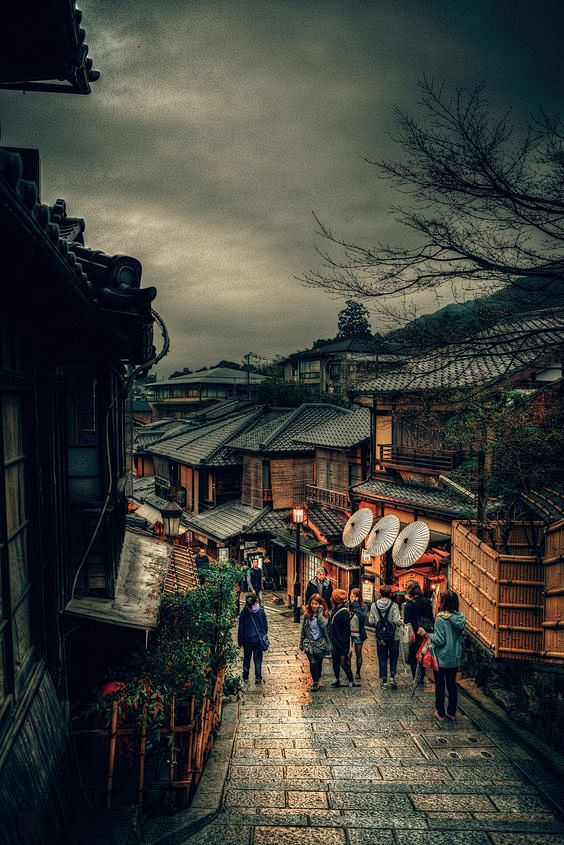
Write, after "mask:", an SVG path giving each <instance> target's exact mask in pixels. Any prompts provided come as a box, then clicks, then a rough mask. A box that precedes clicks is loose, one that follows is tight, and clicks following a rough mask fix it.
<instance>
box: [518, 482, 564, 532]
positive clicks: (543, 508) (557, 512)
mask: <svg viewBox="0 0 564 845" xmlns="http://www.w3.org/2000/svg"><path fill="white" fill-rule="evenodd" d="M521 498H522V499H523V501H524V502H525V503H526V504H527V505H528V506H529V508H530V509H531V510H532V511H533V513H534V514H535V515H536V516H539V517H540V518H541V519H544V520H545V521H547V522H548V523H552V522H558V521H559V520H561V519H564V489H563V488H562V487H558V486H557V485H555V484H553V485H551V486H547V487H542V488H540V489H539V490H530V491H529V492H528V493H522V494H521Z"/></svg>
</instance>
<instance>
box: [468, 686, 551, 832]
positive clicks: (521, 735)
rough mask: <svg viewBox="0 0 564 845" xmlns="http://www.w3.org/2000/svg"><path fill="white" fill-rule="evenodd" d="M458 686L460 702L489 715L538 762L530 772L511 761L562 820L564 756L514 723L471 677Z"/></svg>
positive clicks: (528, 769) (516, 762)
mask: <svg viewBox="0 0 564 845" xmlns="http://www.w3.org/2000/svg"><path fill="white" fill-rule="evenodd" d="M457 685H458V688H459V690H460V691H461V693H462V698H463V699H464V698H466V699H469V701H470V702H471V703H472V704H473V705H475V706H476V707H477V708H478V710H480V711H482V712H483V713H485V714H486V715H487V716H489V718H490V719H491V720H492V721H493V722H494V723H495V724H497V725H498V726H499V727H500V728H502V729H503V730H504V731H505V732H506V733H508V734H509V735H510V736H511V737H513V738H514V739H515V741H516V742H517V743H518V744H519V745H521V746H522V747H523V748H524V749H525V750H526V751H528V752H529V754H531V756H532V757H533V759H534V760H535V762H536V761H538V762H539V764H540V766H539V767H537V768H533V769H532V770H531V768H530V767H529V768H527V766H525V765H523V764H521V763H520V762H519V761H518V760H512V761H511V763H512V765H513V766H515V768H517V769H518V770H519V772H520V773H521V775H522V776H523V777H524V778H525V779H526V780H528V781H529V782H530V783H532V784H533V786H535V788H536V789H538V790H539V792H541V793H542V795H543V797H544V798H545V800H546V801H547V802H548V803H549V804H550V805H551V806H552V808H553V809H554V811H555V812H556V813H557V814H558V815H559V816H560V817H561V818H562V819H564V800H563V795H564V793H563V789H562V785H563V784H564V757H562V755H561V754H559V753H558V752H557V751H555V750H554V749H552V748H551V747H550V746H549V745H547V744H546V743H545V742H544V741H543V740H541V739H538V738H537V737H536V736H535V735H534V734H531V733H530V732H529V731H527V730H525V729H524V728H521V727H520V726H519V725H517V724H515V722H513V721H512V719H511V718H510V717H509V716H508V714H507V713H506V712H505V710H503V708H501V707H500V706H499V705H498V704H496V703H495V702H493V701H492V700H491V699H490V698H488V696H487V695H486V694H485V693H483V692H482V691H481V690H480V689H479V687H477V686H476V684H475V683H474V681H473V680H472V679H471V678H463V679H461V680H459V681H458V682H457ZM540 767H543V768H544V769H545V770H546V773H543V772H542V771H541V768H540Z"/></svg>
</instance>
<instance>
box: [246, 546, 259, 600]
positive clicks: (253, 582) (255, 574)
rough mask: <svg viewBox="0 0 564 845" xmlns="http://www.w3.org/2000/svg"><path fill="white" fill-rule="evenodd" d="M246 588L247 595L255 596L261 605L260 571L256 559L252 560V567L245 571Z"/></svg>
mask: <svg viewBox="0 0 564 845" xmlns="http://www.w3.org/2000/svg"><path fill="white" fill-rule="evenodd" d="M247 587H248V590H249V593H252V594H253V595H254V596H257V598H258V600H259V601H260V603H261V604H262V569H261V568H260V567H259V562H258V558H256V557H254V558H253V562H252V565H251V566H250V567H249V568H248V569H247Z"/></svg>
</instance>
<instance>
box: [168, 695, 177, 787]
mask: <svg viewBox="0 0 564 845" xmlns="http://www.w3.org/2000/svg"><path fill="white" fill-rule="evenodd" d="M175 708H176V696H175V695H173V696H172V698H171V702H170V737H169V741H168V743H169V755H168V757H169V760H168V783H169V786H170V788H171V789H173V788H174V766H175V763H176V759H175V758H176V742H175V731H174V728H175V724H174V711H175Z"/></svg>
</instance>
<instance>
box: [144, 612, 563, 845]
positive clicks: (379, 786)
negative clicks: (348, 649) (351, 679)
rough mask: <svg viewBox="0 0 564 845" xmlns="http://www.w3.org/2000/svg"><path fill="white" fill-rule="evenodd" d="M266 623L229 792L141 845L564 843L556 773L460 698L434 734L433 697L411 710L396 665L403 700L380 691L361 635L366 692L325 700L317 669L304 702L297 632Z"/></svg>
mask: <svg viewBox="0 0 564 845" xmlns="http://www.w3.org/2000/svg"><path fill="white" fill-rule="evenodd" d="M268 618H269V626H270V631H269V636H270V641H271V649H270V651H269V652H268V653H267V655H266V661H265V667H264V677H265V683H264V684H263V685H261V686H255V684H254V683H253V681H252V678H251V683H250V684H249V685H248V686H247V687H246V688H245V689H244V691H243V694H242V697H241V700H240V703H239V713H238V715H239V718H238V720H237V723H236V726H235V729H234V730H235V732H234V741H233V743H232V745H231V744H230V746H229V750H228V751H227V754H229V751H231V754H230V760H229V764H228V768H227V769H226V771H227V779H226V781H225V784H224V785H222V779H221V777H219V776H218V777H216V776H215V774H214V772H213V769H212V770H210V772H208V773H207V775H206V776H205V777H204V780H203V781H202V783H201V786H200V789H199V791H198V794H197V796H196V800H195V802H194V805H193V808H191V809H190V810H188V811H186V812H185V813H180V814H177V815H176V816H173V817H170V818H164V819H163V818H159V819H153V820H149V821H148V823H147V825H146V826H145V829H144V841H145V842H146V843H147V845H183V843H186V845H188V844H189V843H190V845H192V843H193V844H194V845H208V843H210V845H211V843H221V845H264V843H267V842H268V843H278V842H280V843H287V845H302V843H308V842H310V841H312V835H315V841H317V842H319V843H320V845H345V844H346V845H420V844H421V845H423V843H425V845H427V843H429V842H432V843H433V845H557V843H564V824H563V823H562V821H561V819H560V820H559V818H558V815H559V814H558V809H557V806H556V805H555V802H554V798H553V797H552V798H551V793H552V796H554V794H555V789H554V782H553V779H552V778H551V776H550V774H549V773H547V772H545V771H544V770H543V768H542V766H541V765H540V764H539V762H538V761H536V760H534V759H533V758H532V757H531V755H530V754H529V753H528V752H527V751H526V750H524V749H523V747H522V746H521V745H520V744H518V743H516V741H515V739H513V738H512V736H511V735H510V734H509V733H507V732H506V731H505V730H504V729H503V727H502V726H500V724H499V723H498V722H497V721H496V720H494V719H492V718H490V716H488V715H485V714H484V713H483V712H482V710H481V709H479V708H478V707H477V706H476V705H475V704H474V703H473V702H472V701H471V700H470V699H469V698H467V697H466V696H465V695H464V694H463V695H462V697H461V699H462V700H461V702H460V705H461V706H460V710H459V716H458V719H457V721H456V722H454V723H446V722H445V723H444V724H438V723H436V722H435V721H434V719H433V718H432V713H433V710H434V695H433V690H434V688H433V687H432V686H425V687H420V688H419V689H418V691H417V693H416V695H415V696H414V697H413V698H412V697H411V686H410V679H411V676H410V673H409V669H408V668H407V669H406V667H404V666H403V664H402V663H401V662H400V671H399V688H398V689H397V690H391V689H384V690H382V689H380V685H379V682H378V678H377V670H376V664H375V656H374V637H373V634H372V633H369V639H368V642H367V644H366V646H365V660H364V666H363V676H362V685H361V687H360V688H348V687H342V688H339V689H333V688H332V687H331V686H330V682H331V681H332V680H333V676H332V672H331V665H330V661H325V664H326V665H325V667H324V671H323V677H322V683H323V687H322V689H321V690H320V691H319V692H318V693H317V694H314V695H312V694H311V693H309V692H307V687H308V686H309V684H310V677H309V673H308V671H307V660H306V659H305V656H304V655H302V654H301V653H300V652H299V651H298V649H297V646H298V641H299V631H300V626H299V625H295V624H294V623H293V621H292V620H291V619H290V618H288V615H287V614H284V613H276V612H275V611H270V610H269V611H268ZM353 668H354V667H353ZM226 730H228V728H226ZM222 732H223V727H222ZM218 744H219V743H218ZM213 765H214V763H213V761H212V762H211V766H212V767H213ZM314 832H315V834H314Z"/></svg>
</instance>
